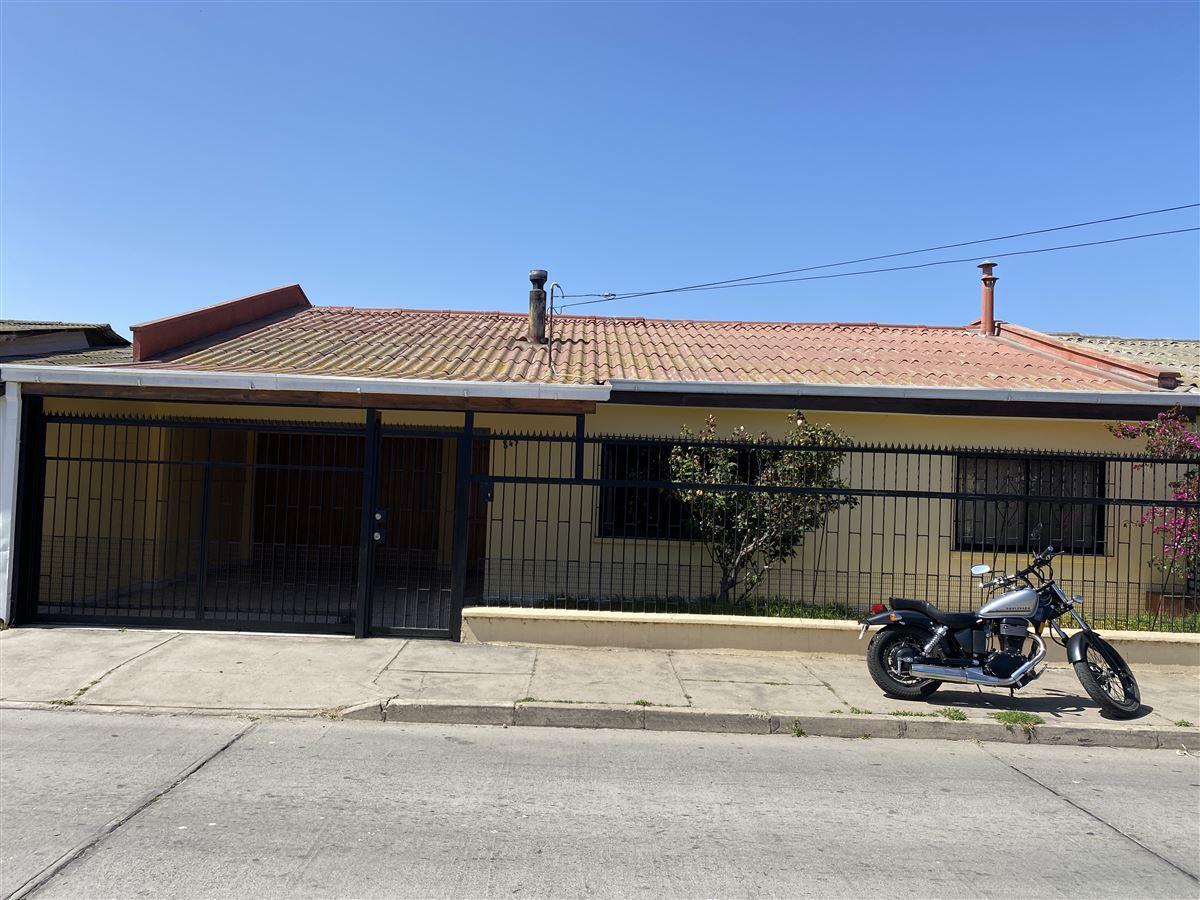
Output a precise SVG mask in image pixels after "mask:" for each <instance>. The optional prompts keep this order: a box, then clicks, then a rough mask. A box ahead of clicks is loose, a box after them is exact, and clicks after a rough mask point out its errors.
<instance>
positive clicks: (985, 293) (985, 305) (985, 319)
mask: <svg viewBox="0 0 1200 900" xmlns="http://www.w3.org/2000/svg"><path fill="white" fill-rule="evenodd" d="M979 268H980V269H982V270H983V278H982V279H980V280H981V281H982V282H983V289H982V291H981V293H980V301H981V305H982V309H981V310H980V313H979V333H980V334H986V335H993V334H995V333H996V282H997V281H999V280H1000V279H999V278H998V277H997V276H995V275H993V274H992V270H993V269H994V268H996V263H994V262H992V261H991V260H990V259H985V260H984V261H983V262H981V263H980V264H979Z"/></svg>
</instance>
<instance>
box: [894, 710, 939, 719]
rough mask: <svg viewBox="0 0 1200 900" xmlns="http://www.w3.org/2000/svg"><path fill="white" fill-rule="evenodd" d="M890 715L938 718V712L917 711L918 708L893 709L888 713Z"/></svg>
mask: <svg viewBox="0 0 1200 900" xmlns="http://www.w3.org/2000/svg"><path fill="white" fill-rule="evenodd" d="M888 715H889V716H919V717H921V718H937V713H931V712H917V711H916V710H912V709H893V710H892V711H891V712H890V713H888Z"/></svg>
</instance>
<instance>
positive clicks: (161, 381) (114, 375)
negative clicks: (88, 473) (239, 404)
mask: <svg viewBox="0 0 1200 900" xmlns="http://www.w3.org/2000/svg"><path fill="white" fill-rule="evenodd" d="M0 380H3V381H14V382H21V383H40V384H80V385H112V386H117V387H131V388H138V387H168V388H208V389H218V390H221V389H223V390H242V391H247V390H249V391H311V392H329V393H343V394H389V395H402V394H403V395H421V396H443V397H512V398H523V399H537V400H591V401H595V402H603V401H605V400H607V399H608V396H609V393H610V392H611V388H610V387H609V386H608V385H607V384H544V383H541V382H526V381H513V382H507V381H497V382H492V381H449V380H446V381H442V380H438V379H423V378H351V377H348V376H344V375H287V374H278V373H269V372H204V371H198V370H184V369H138V368H112V367H104V366H78V367H75V366H36V365H29V366H23V365H10V366H0Z"/></svg>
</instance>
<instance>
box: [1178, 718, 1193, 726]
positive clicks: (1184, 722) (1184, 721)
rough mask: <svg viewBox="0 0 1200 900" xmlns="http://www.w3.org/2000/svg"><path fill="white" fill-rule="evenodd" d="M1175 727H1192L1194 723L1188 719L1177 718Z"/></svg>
mask: <svg viewBox="0 0 1200 900" xmlns="http://www.w3.org/2000/svg"><path fill="white" fill-rule="evenodd" d="M1175 727H1176V728H1191V727H1192V723H1191V722H1189V721H1188V720H1187V719H1176V720H1175Z"/></svg>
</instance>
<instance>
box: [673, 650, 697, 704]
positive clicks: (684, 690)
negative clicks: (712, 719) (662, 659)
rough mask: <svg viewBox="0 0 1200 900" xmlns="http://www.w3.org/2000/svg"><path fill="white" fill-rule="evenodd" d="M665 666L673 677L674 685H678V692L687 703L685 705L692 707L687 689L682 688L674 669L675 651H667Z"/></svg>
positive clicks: (680, 680) (676, 671)
mask: <svg viewBox="0 0 1200 900" xmlns="http://www.w3.org/2000/svg"><path fill="white" fill-rule="evenodd" d="M667 665H668V666H670V667H671V674H672V675H674V676H675V683H676V684H678V685H679V692H680V693H681V694H683V699H684V700H686V701H687V705H688V706H691V705H692V695H691V694H689V693H688V692H687V688H686V687H684V686H683V679H682V678H680V677H679V670H678V669H676V668H675V651H673V650H668V651H667Z"/></svg>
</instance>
